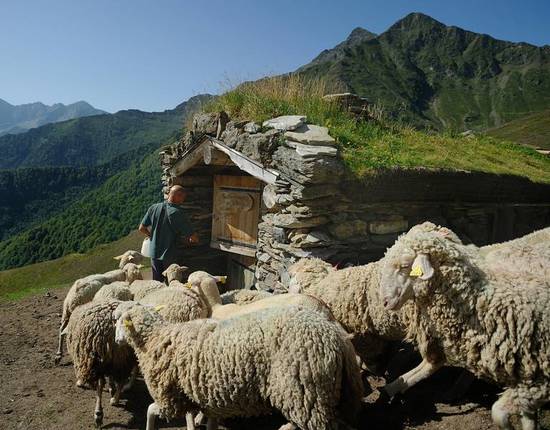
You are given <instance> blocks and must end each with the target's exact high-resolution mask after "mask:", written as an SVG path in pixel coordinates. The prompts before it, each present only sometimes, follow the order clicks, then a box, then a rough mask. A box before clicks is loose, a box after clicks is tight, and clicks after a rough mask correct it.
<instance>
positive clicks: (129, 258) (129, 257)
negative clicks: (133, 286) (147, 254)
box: [127, 255, 134, 263]
mask: <svg viewBox="0 0 550 430" xmlns="http://www.w3.org/2000/svg"><path fill="white" fill-rule="evenodd" d="M127 260H128V262H130V263H131V262H132V261H133V260H134V256H133V255H129V256H128V258H127Z"/></svg>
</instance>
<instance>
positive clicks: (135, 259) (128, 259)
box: [113, 250, 145, 269]
mask: <svg viewBox="0 0 550 430" xmlns="http://www.w3.org/2000/svg"><path fill="white" fill-rule="evenodd" d="M113 258H114V259H115V260H118V268H119V269H122V268H123V267H124V266H126V265H127V264H128V263H134V264H139V263H141V262H142V261H143V259H144V258H145V257H144V256H143V255H141V253H140V252H138V251H133V250H128V251H126V252H125V253H124V254H121V255H117V256H116V257H113Z"/></svg>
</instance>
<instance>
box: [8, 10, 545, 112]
mask: <svg viewBox="0 0 550 430" xmlns="http://www.w3.org/2000/svg"><path fill="white" fill-rule="evenodd" d="M415 11H416V12H423V13H425V14H428V15H430V16H432V17H434V18H435V19H437V20H439V21H442V22H443V23H445V24H447V25H456V26H459V27H462V28H465V29H467V30H472V31H476V32H480V33H487V34H490V35H491V36H493V37H496V38H499V39H505V40H510V41H515V42H519V41H525V42H529V43H532V44H535V45H545V44H550V1H549V0H455V1H450V0H423V1H421V0H357V1H348V0H338V1H336V0H334V1H328V0H327V1H313V0H301V1H300V0H294V1H291V0H288V1H287V0H285V1H273V0H272V1H269V2H268V1H260V0H255V1H254V0H233V1H229V0H226V1H223V0H208V1H199V0H195V1H187V0H34V1H30V0H29V1H27V0H0V20H1V23H0V58H1V62H0V65H1V66H0V98H2V99H4V100H6V101H8V102H10V103H12V104H21V103H29V102H34V101H42V102H44V103H47V104H51V103H54V102H62V103H71V102H74V101H77V100H86V101H88V102H90V103H91V104H92V105H94V106H95V107H97V108H100V109H104V110H107V111H110V112H115V111H117V110H120V109H127V108H136V109H142V110H147V111H152V110H155V111H158V110H164V109H170V108H173V107H175V106H176V105H177V104H179V103H181V102H182V101H184V100H186V99H187V98H189V97H190V96H193V95H195V94H198V93H202V92H211V93H217V92H220V90H223V89H224V88H225V87H226V85H227V82H228V81H229V82H230V83H238V82H240V81H242V80H246V79H255V78H258V77H260V76H264V75H266V74H274V73H281V72H287V71H292V70H294V69H296V68H298V67H299V66H300V65H302V64H305V63H307V62H309V61H310V60H311V59H313V58H314V57H315V56H316V55H317V54H318V53H319V52H320V51H322V50H323V49H325V48H331V47H333V46H334V45H336V44H337V43H339V42H341V41H342V40H343V39H345V38H346V37H347V35H348V34H349V33H350V32H351V30H352V29H353V28H355V27H358V26H359V27H363V28H366V29H368V30H370V31H373V32H375V33H381V32H383V31H384V30H386V29H387V28H388V27H389V26H390V25H391V24H393V23H394V22H395V21H397V20H398V19H400V18H402V17H403V16H405V15H406V14H408V13H409V12H415Z"/></svg>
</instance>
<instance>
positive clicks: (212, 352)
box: [115, 305, 362, 430]
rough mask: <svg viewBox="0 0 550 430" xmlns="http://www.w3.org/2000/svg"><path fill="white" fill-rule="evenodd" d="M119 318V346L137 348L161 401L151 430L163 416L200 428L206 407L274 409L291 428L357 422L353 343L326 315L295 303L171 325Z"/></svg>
mask: <svg viewBox="0 0 550 430" xmlns="http://www.w3.org/2000/svg"><path fill="white" fill-rule="evenodd" d="M115 317H116V318H117V323H116V341H117V342H119V343H124V342H127V343H129V344H130V345H131V346H132V348H134V351H135V353H136V355H137V357H138V361H139V365H140V368H141V371H142V373H143V376H144V378H145V382H146V384H147V387H148V389H149V392H150V394H151V396H152V397H153V399H154V403H153V404H151V405H150V406H149V408H148V410H147V430H152V429H153V426H154V422H155V419H156V416H159V415H160V416H164V417H166V418H173V417H177V416H183V414H186V417H187V418H188V420H187V422H188V427H187V428H188V429H192V428H194V427H193V422H192V419H189V418H190V416H191V415H190V413H191V412H193V411H196V410H198V409H199V408H200V409H201V410H203V411H204V412H205V414H206V415H207V416H208V417H209V418H210V419H211V420H212V419H213V420H217V419H223V418H228V417H235V416H258V415H264V414H267V413H270V412H271V411H272V410H273V409H276V410H278V411H280V412H281V413H282V414H283V416H284V417H285V418H286V419H287V420H288V421H289V424H287V425H286V426H284V428H286V429H291V428H292V429H295V428H296V427H298V428H301V429H305V430H306V429H307V430H313V429H316V430H322V429H329V428H333V427H332V426H333V425H334V424H335V422H336V420H337V419H339V418H341V419H344V420H348V421H352V420H353V419H354V417H355V415H356V413H357V410H358V408H359V406H360V401H361V397H362V382H361V378H360V375H359V368H358V367H357V363H356V362H355V352H354V350H353V346H352V345H351V343H350V342H349V340H348V339H347V336H346V334H345V332H344V331H343V330H342V329H341V328H340V327H339V326H338V325H337V324H334V323H333V322H330V321H328V320H327V319H326V318H325V317H324V316H323V315H322V314H320V313H318V312H314V311H311V310H309V309H304V308H302V307H300V306H292V307H287V308H271V309H265V310H262V311H261V312H254V313H250V314H247V315H242V316H239V317H235V318H229V319H227V320H223V321H219V320H214V319H202V320H195V321H190V322H187V323H179V324H173V323H167V322H165V321H164V320H163V318H162V317H161V316H160V315H159V314H157V313H156V312H155V311H154V310H152V309H150V308H146V307H144V306H141V305H136V306H134V307H132V308H131V309H129V310H127V311H126V312H117V313H116V314H115ZM337 409H340V410H339V411H337ZM338 412H341V415H339V414H338ZM212 427H213V426H212V422H210V428H212Z"/></svg>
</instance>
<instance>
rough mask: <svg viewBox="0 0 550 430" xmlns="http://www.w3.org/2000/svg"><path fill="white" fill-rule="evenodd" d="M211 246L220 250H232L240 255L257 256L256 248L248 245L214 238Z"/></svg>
mask: <svg viewBox="0 0 550 430" xmlns="http://www.w3.org/2000/svg"><path fill="white" fill-rule="evenodd" d="M210 247H211V248H214V249H219V250H220V251H226V252H232V253H234V254H239V255H248V256H249V257H255V256H256V249H254V248H250V247H248V246H240V245H235V244H232V243H231V244H230V243H224V242H220V241H217V240H212V241H211V242H210Z"/></svg>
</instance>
